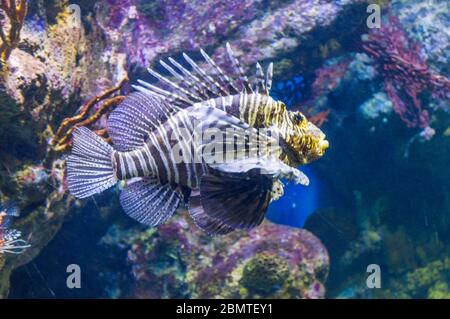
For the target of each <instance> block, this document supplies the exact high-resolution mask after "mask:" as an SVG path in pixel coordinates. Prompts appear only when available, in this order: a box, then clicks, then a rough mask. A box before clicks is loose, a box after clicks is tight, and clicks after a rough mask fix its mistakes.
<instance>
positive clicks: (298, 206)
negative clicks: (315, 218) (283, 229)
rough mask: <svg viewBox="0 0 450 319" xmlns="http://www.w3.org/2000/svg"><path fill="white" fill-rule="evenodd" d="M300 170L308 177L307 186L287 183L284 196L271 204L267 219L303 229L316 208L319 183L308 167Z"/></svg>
mask: <svg viewBox="0 0 450 319" xmlns="http://www.w3.org/2000/svg"><path fill="white" fill-rule="evenodd" d="M301 170H302V171H303V172H304V173H305V174H306V175H307V176H308V177H309V182H310V183H309V186H299V185H295V184H294V183H288V184H286V185H285V187H284V196H282V197H281V198H280V199H279V200H277V201H275V202H272V203H271V204H270V207H269V211H268V214H267V218H269V220H271V221H273V222H275V223H278V224H283V225H289V226H294V227H303V225H304V224H305V222H306V220H307V219H308V217H309V216H310V215H311V214H312V213H314V211H316V210H317V208H318V203H319V189H320V186H319V181H318V180H317V179H316V177H315V175H314V171H313V170H312V169H311V168H310V167H303V168H301Z"/></svg>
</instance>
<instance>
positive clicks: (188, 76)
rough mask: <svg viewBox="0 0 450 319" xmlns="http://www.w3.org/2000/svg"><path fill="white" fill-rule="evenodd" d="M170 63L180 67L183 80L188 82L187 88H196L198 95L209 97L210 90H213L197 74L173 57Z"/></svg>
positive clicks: (203, 97) (204, 97) (204, 98)
mask: <svg viewBox="0 0 450 319" xmlns="http://www.w3.org/2000/svg"><path fill="white" fill-rule="evenodd" d="M169 61H170V63H172V65H173V66H175V67H176V68H178V70H180V71H181V73H183V75H184V77H183V80H184V81H183V82H184V83H185V84H187V88H188V89H190V90H194V91H195V92H196V94H197V95H199V96H200V97H201V98H202V99H203V100H206V99H209V95H208V92H212V91H211V90H210V89H209V88H208V86H207V85H206V84H205V83H203V82H201V81H200V79H199V78H197V77H196V76H195V75H193V74H192V73H191V72H190V71H189V70H188V69H186V68H185V67H184V66H182V65H181V64H180V63H178V62H177V61H175V60H174V59H173V58H171V57H170V58H169Z"/></svg>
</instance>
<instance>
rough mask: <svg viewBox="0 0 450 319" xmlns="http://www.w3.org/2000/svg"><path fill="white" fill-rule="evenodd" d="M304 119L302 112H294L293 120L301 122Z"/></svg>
mask: <svg viewBox="0 0 450 319" xmlns="http://www.w3.org/2000/svg"><path fill="white" fill-rule="evenodd" d="M305 120H306V117H305V116H304V115H303V114H302V113H300V112H297V113H294V122H295V123H297V124H300V123H301V122H303V121H305Z"/></svg>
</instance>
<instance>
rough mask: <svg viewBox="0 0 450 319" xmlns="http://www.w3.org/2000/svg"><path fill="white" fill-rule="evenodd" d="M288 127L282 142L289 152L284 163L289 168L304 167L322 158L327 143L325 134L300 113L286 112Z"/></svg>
mask: <svg viewBox="0 0 450 319" xmlns="http://www.w3.org/2000/svg"><path fill="white" fill-rule="evenodd" d="M288 114H289V116H288V121H289V122H290V123H289V125H286V127H287V129H286V132H285V134H283V135H285V137H284V140H285V142H286V144H287V147H288V148H289V150H288V151H287V152H286V153H287V158H286V162H288V164H289V165H291V166H298V165H305V164H308V163H311V162H312V161H315V160H317V159H319V158H320V157H322V156H323V155H324V154H325V151H326V150H327V148H328V146H329V143H328V141H327V140H326V136H325V134H324V133H323V132H322V131H321V130H320V129H319V128H318V127H317V126H316V125H314V124H313V123H311V122H310V121H308V119H307V118H306V117H305V116H304V115H303V114H302V113H301V112H298V111H297V112H292V111H288Z"/></svg>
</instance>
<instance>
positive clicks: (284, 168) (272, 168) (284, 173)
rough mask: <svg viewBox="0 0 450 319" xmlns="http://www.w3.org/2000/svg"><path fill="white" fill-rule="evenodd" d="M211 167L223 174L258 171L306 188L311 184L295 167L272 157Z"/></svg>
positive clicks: (269, 176) (244, 159)
mask: <svg viewBox="0 0 450 319" xmlns="http://www.w3.org/2000/svg"><path fill="white" fill-rule="evenodd" d="M209 166H210V167H211V168H213V169H215V170H217V171H220V172H223V173H235V174H245V173H247V172H249V171H251V170H255V169H256V170H258V172H259V174H261V175H265V176H267V177H268V178H272V179H274V180H276V179H278V178H286V179H288V180H293V181H294V182H295V183H297V184H301V185H305V186H307V185H308V184H309V179H308V177H307V176H306V175H305V174H304V173H303V172H301V171H299V170H298V169H296V168H294V167H290V166H289V165H286V164H285V163H283V162H282V161H281V160H279V159H277V158H274V157H271V156H262V157H251V158H242V159H238V160H232V161H227V162H225V163H218V164H210V165H209Z"/></svg>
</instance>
